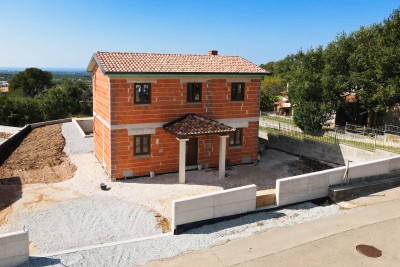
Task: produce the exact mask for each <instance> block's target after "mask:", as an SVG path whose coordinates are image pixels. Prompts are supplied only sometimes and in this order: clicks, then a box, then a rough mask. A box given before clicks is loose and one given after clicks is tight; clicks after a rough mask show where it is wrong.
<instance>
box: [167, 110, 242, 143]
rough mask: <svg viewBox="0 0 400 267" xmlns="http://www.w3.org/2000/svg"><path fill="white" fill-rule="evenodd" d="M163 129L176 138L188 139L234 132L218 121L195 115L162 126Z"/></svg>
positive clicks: (188, 115)
mask: <svg viewBox="0 0 400 267" xmlns="http://www.w3.org/2000/svg"><path fill="white" fill-rule="evenodd" d="M164 128H165V129H166V130H167V131H168V132H170V133H172V134H173V135H175V136H177V137H181V138H182V137H189V136H198V135H209V134H226V133H233V132H235V131H236V129H235V128H232V127H229V126H227V125H225V124H223V123H220V122H218V121H214V120H212V119H209V118H206V117H202V116H199V115H196V114H187V115H185V116H182V117H180V118H178V119H176V120H174V121H171V122H169V123H167V124H165V125H164Z"/></svg>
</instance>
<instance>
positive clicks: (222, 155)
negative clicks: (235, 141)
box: [219, 135, 229, 178]
mask: <svg viewBox="0 0 400 267" xmlns="http://www.w3.org/2000/svg"><path fill="white" fill-rule="evenodd" d="M228 137H229V135H224V136H220V137H219V178H224V177H225V161H226V139H227V138H228Z"/></svg>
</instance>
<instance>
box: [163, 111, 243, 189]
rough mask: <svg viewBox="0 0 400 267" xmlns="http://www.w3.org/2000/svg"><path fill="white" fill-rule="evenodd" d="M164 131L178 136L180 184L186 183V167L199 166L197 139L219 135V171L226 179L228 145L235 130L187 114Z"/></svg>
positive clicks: (167, 126) (172, 122) (166, 126)
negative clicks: (188, 163)
mask: <svg viewBox="0 0 400 267" xmlns="http://www.w3.org/2000/svg"><path fill="white" fill-rule="evenodd" d="M163 127H164V129H165V130H166V131H168V132H169V133H171V134H172V135H174V136H176V139H177V140H178V142H179V183H182V184H184V183H185V177H186V165H187V162H190V164H196V165H197V164H198V155H196V153H198V143H197V141H193V140H195V138H196V137H200V136H208V135H218V137H219V166H218V168H219V171H218V176H219V177H220V178H223V177H225V167H226V166H225V162H226V143H227V139H228V137H229V134H230V133H234V132H235V131H236V129H235V128H232V127H230V126H227V125H225V124H223V123H220V122H218V121H215V120H212V119H210V118H207V117H203V116H199V115H196V114H187V115H184V116H182V117H180V118H178V119H176V120H173V121H171V122H169V123H167V124H165V125H163Z"/></svg>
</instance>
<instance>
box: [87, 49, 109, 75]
mask: <svg viewBox="0 0 400 267" xmlns="http://www.w3.org/2000/svg"><path fill="white" fill-rule="evenodd" d="M96 66H98V67H99V68H100V70H101V72H102V73H103V75H107V74H106V72H105V71H104V69H103V67H102V66H101V64H100V62H99V59H98V58H97V56H96V53H93V56H92V58H91V59H90V62H89V65H88V66H87V68H86V71H87V72H94V70H95V68H96Z"/></svg>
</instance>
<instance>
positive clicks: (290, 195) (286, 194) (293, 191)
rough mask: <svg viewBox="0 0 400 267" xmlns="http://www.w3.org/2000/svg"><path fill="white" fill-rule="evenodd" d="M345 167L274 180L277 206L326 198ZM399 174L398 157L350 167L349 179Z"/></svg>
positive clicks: (340, 181)
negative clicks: (330, 187)
mask: <svg viewBox="0 0 400 267" xmlns="http://www.w3.org/2000/svg"><path fill="white" fill-rule="evenodd" d="M345 171H346V167H339V168H334V169H330V170H325V171H320V172H314V173H309V174H303V175H298V176H293V177H288V178H283V179H278V180H276V203H277V205H278V206H282V205H288V204H293V203H297V202H302V201H307V200H311V199H316V198H322V197H327V196H328V194H329V193H328V188H329V186H330V185H336V184H341V183H342V181H343V176H344V173H345ZM399 173H400V156H397V157H392V158H387V159H380V160H376V161H372V162H367V163H361V164H356V165H350V168H349V172H348V177H349V179H350V180H351V179H359V178H366V177H374V176H388V177H390V176H393V175H396V174H399Z"/></svg>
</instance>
